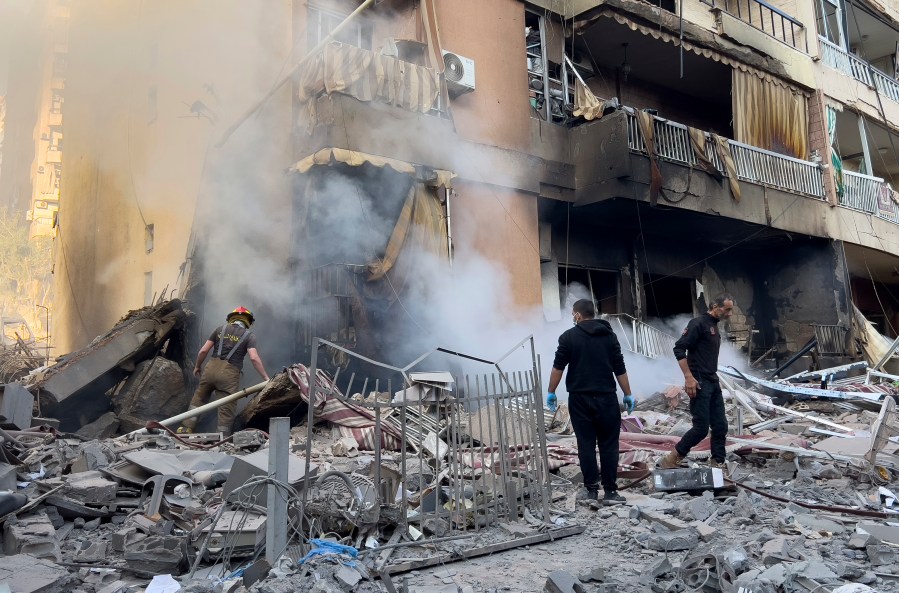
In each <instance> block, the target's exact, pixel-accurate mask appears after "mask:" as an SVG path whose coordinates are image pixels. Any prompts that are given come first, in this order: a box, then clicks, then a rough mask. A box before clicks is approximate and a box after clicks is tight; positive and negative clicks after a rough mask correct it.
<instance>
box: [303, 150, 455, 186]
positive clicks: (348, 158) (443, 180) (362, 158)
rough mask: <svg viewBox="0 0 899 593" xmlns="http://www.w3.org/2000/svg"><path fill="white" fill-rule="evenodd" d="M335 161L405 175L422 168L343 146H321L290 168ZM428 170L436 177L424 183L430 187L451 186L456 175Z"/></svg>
mask: <svg viewBox="0 0 899 593" xmlns="http://www.w3.org/2000/svg"><path fill="white" fill-rule="evenodd" d="M335 163H343V164H345V165H349V166H351V167H359V166H361V165H364V164H369V165H372V166H375V167H379V168H383V167H390V168H391V169H393V170H394V171H396V172H397V173H405V174H407V175H415V174H416V173H417V172H418V171H420V170H421V169H422V166H417V165H414V164H412V163H409V162H407V161H401V160H399V159H392V158H389V157H384V156H379V155H376V154H367V153H364V152H358V151H355V150H347V149H345V148H323V149H321V150H319V151H317V152H315V153H313V154H310V155H309V156H307V157H305V158H303V159H300V160H299V161H297V163H296V164H295V165H294V166H293V167H291V168H290V170H291V172H296V173H307V172H308V171H309V170H310V169H311V168H312V167H315V166H325V165H333V164H335ZM429 171H433V172H434V174H435V175H436V179H433V180H429V181H428V182H427V183H426V185H428V186H431V187H452V182H453V178H454V177H455V176H456V174H455V173H453V172H452V171H445V170H443V169H429Z"/></svg>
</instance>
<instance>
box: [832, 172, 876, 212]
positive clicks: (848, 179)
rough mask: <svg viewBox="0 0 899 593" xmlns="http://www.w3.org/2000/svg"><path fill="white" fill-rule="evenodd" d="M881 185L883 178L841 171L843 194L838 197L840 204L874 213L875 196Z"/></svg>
mask: <svg viewBox="0 0 899 593" xmlns="http://www.w3.org/2000/svg"><path fill="white" fill-rule="evenodd" d="M882 185H883V179H881V178H879V177H873V176H871V175H862V174H861V173H854V172H852V171H843V196H842V197H841V198H840V206H845V207H847V208H852V209H853V210H861V211H862V212H867V213H868V214H876V213H877V198H878V196H879V195H880V187H881V186H882Z"/></svg>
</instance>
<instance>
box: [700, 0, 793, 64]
mask: <svg viewBox="0 0 899 593" xmlns="http://www.w3.org/2000/svg"><path fill="white" fill-rule="evenodd" d="M702 1H703V2H705V3H706V4H708V5H709V6H711V7H712V8H719V9H721V10H723V11H724V12H726V13H728V14H729V15H731V16H735V17H737V18H738V19H740V20H741V21H743V22H744V23H746V24H748V25H751V26H753V27H755V28H756V29H758V30H759V31H762V32H763V33H767V34H768V35H770V36H771V37H773V38H775V39H777V40H778V41H782V42H784V43H786V44H787V45H789V46H790V47H793V48H795V49H798V50H799V51H803V52H805V53H808V39H807V38H806V36H805V25H803V24H802V23H800V22H799V21H797V20H796V19H794V18H793V17H791V16H790V15H788V14H787V13H785V12H783V11H782V10H780V9H778V8H775V7H774V6H771V5H770V4H768V3H767V2H765V1H764V0H702Z"/></svg>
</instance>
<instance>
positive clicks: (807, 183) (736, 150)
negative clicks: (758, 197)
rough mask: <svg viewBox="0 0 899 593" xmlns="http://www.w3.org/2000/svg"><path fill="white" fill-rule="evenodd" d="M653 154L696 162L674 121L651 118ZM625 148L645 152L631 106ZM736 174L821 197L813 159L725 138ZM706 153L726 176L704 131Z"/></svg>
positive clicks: (685, 135)
mask: <svg viewBox="0 0 899 593" xmlns="http://www.w3.org/2000/svg"><path fill="white" fill-rule="evenodd" d="M653 119H654V129H655V146H656V154H658V155H659V157H660V158H663V159H665V160H668V161H673V162H676V163H681V164H684V165H688V166H691V167H693V166H695V165H696V155H695V154H694V152H693V146H692V144H691V143H690V136H689V134H688V132H687V127H686V126H684V125H683V124H679V123H676V122H672V121H668V120H664V119H660V118H653ZM627 138H628V148H630V149H631V150H633V151H636V152H641V153H644V154H646V145H645V144H644V142H643V134H641V133H640V129H639V126H638V124H637V116H636V115H635V114H634V113H633V110H628V111H627ZM728 144H729V145H730V151H731V155H732V156H733V159H734V165H735V166H736V170H737V178H738V179H740V180H742V181H748V182H750V183H757V184H759V185H768V186H771V187H775V188H778V189H782V190H784V191H789V192H796V193H801V194H805V195H808V196H812V197H815V198H821V199H823V198H824V179H823V177H822V175H821V169H819V168H818V166H817V165H816V164H815V163H811V162H809V161H803V160H801V159H796V158H793V157H789V156H786V155H782V154H777V153H776V152H770V151H767V150H762V149H761V148H756V147H755V146H749V145H748V144H743V143H741V142H736V141H734V140H728ZM705 152H706V156H707V157H708V158H709V160H710V161H711V162H712V163H713V164H714V165H715V168H717V169H718V170H719V171H721V172H722V174H724V175H725V176H726V175H727V171H726V170H725V168H724V166H723V164H722V163H721V159H720V158H719V157H718V153H717V151H716V150H715V147H714V143H713V141H712V139H711V137H710V136H709V135H708V134H706V146H705Z"/></svg>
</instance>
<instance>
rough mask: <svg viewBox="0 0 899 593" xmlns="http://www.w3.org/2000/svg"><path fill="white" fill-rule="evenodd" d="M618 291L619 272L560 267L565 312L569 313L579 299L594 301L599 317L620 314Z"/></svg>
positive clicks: (560, 287) (562, 300)
mask: <svg viewBox="0 0 899 593" xmlns="http://www.w3.org/2000/svg"><path fill="white" fill-rule="evenodd" d="M618 291H619V274H618V272H610V271H608V270H599V269H594V268H583V267H575V266H559V302H560V303H562V309H563V311H569V310H570V309H571V305H573V304H574V302H575V301H576V300H578V299H593V304H594V306H595V307H596V313H597V315H601V314H604V313H606V314H613V313H619V311H618V301H619V298H618Z"/></svg>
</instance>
